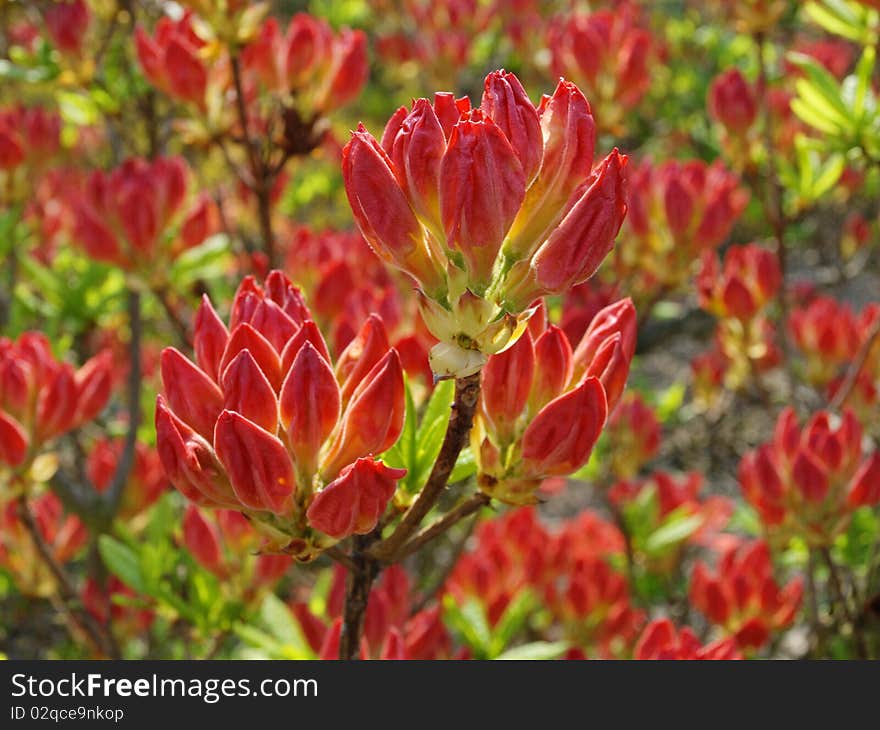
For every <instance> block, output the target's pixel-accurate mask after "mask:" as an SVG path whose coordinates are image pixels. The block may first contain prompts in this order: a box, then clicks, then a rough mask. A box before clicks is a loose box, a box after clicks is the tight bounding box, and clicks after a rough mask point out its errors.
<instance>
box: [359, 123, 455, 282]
mask: <svg viewBox="0 0 880 730" xmlns="http://www.w3.org/2000/svg"><path fill="white" fill-rule="evenodd" d="M342 174H343V177H344V178H345V192H346V194H347V195H348V202H349V204H350V205H351V210H352V212H353V213H354V218H355V221H356V222H357V224H358V227H359V228H360V230H361V233H363V235H364V238H366V239H367V242H368V243H369V244H370V247H371V248H372V249H373V250H374V251H375V252H376V254H377V255H378V256H379V258H381V259H382V260H383V261H385V262H386V263H388V264H391V265H392V266H396V267H398V268H400V269H403V271H405V272H407V273H408V274H410V275H411V276H413V277H414V278H415V279H416V280H418V281H419V282H420V283H421V284H422V286H424V287H426V288H427V289H428V290H433V289H436V288H438V287H440V286H442V280H441V278H440V274H439V272H438V270H437V267H436V266H435V263H434V262H432V261H431V259H430V257H429V255H428V249H427V247H426V245H425V242H424V233H423V231H422V227H421V225H420V224H419V222H418V220H417V219H416V216H415V213H414V212H413V209H412V208H411V207H410V204H409V201H408V200H407V198H406V195H404V192H403V190H401V188H400V185H398V183H397V174H396V170H395V167H394V163H392V162H391V160H390V158H389V157H388V155H387V154H386V153H385V151H384V150H383V149H382V148H381V147H380V146H379V144H378V143H377V142H376V140H375V139H373V137H372V135H370V134H369V133H368V132H367V131H366V130H365V129H364V128H363V125H361V126H360V127H358V131H357V132H355V133H354V134H352V138H351V141H350V142H349V143H348V144H347V145H346V146H345V149H343V151H342Z"/></svg>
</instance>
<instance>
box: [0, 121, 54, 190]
mask: <svg viewBox="0 0 880 730" xmlns="http://www.w3.org/2000/svg"><path fill="white" fill-rule="evenodd" d="M60 146H61V117H59V116H58V115H57V114H55V113H53V112H50V111H49V110H47V109H43V108H41V107H36V106H35V107H24V106H19V107H15V108H12V109H0V173H2V172H6V171H11V170H14V169H15V168H17V167H19V166H28V167H30V168H32V171H33V170H38V169H40V168H41V167H43V166H44V165H45V164H46V163H47V162H49V161H51V159H52V158H53V157H54V156H55V155H56V154H57V153H58V150H59V148H60ZM10 188H11V186H10ZM7 192H8V191H7Z"/></svg>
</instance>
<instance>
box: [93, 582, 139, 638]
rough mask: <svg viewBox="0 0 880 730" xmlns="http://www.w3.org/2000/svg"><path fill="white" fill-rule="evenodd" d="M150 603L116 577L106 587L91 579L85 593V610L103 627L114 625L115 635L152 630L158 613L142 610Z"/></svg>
mask: <svg viewBox="0 0 880 730" xmlns="http://www.w3.org/2000/svg"><path fill="white" fill-rule="evenodd" d="M145 601H146V599H145V598H143V597H142V596H138V594H137V593H135V591H133V590H132V589H131V588H130V587H129V586H127V585H125V583H123V582H122V581H121V580H119V578H117V577H116V576H115V575H111V576H108V577H107V580H106V582H105V584H104V585H99V584H98V582H97V581H96V580H94V579H93V578H88V579H87V580H86V583H85V587H84V588H83V590H82V602H83V607H84V608H85V609H86V611H88V612H89V613H90V614H91V615H92V616H93V617H94V619H95V620H96V621H98V623H100V624H104V625H106V624H112V626H113V629H114V632H116V633H118V634H120V635H122V636H126V635H136V634H141V633H143V632H145V631H148V630H149V628H150V626H151V624H152V623H153V620H154V619H155V618H156V614H155V612H154V611H153V610H151V609H150V608H146V607H142V604H143V603H144V602H145Z"/></svg>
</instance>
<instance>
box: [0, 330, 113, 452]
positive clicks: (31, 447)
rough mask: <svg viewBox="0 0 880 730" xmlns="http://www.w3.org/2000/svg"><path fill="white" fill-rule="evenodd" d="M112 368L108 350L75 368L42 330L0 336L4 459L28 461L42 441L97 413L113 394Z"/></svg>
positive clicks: (0, 449)
mask: <svg viewBox="0 0 880 730" xmlns="http://www.w3.org/2000/svg"><path fill="white" fill-rule="evenodd" d="M110 371H111V355H110V353H109V352H108V351H103V352H101V353H100V354H98V355H96V356H95V357H93V358H92V359H90V360H89V361H88V362H86V363H85V364H84V365H83V366H82V367H81V368H79V369H78V370H75V369H74V367H73V366H72V365H70V364H69V363H66V362H59V361H58V360H56V359H55V358H54V356H53V355H52V350H51V348H50V346H49V340H48V339H47V338H46V337H45V335H42V334H40V333H39V332H26V333H25V334H23V335H21V336H20V337H19V338H18V339H17V340H15V341H14V342H13V341H11V340H8V339H6V338H5V337H4V338H0V465H6V466H10V467H13V468H16V467H20V466H22V465H23V464H26V463H27V462H28V461H29V460H30V459H32V458H33V457H34V456H36V454H37V453H38V450H39V448H40V446H41V445H42V444H43V443H45V442H46V441H49V440H50V439H53V438H55V437H57V436H60V435H62V434H64V433H66V432H68V431H70V430H72V429H74V428H77V427H78V426H80V425H82V424H83V423H85V422H86V421H91V420H92V419H93V418H94V417H95V416H97V415H98V413H100V412H101V410H103V408H104V406H105V405H106V404H107V400H108V399H109V398H110V385H111V372H110Z"/></svg>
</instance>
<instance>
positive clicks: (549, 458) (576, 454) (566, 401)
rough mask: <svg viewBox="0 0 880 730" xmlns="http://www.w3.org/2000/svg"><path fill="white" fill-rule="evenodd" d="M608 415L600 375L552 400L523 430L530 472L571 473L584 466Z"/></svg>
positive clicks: (525, 457) (526, 460) (525, 456)
mask: <svg viewBox="0 0 880 730" xmlns="http://www.w3.org/2000/svg"><path fill="white" fill-rule="evenodd" d="M607 416H608V404H607V402H606V399H605V390H604V389H603V388H602V384H601V383H600V382H599V380H598V378H594V377H590V378H586V379H585V380H584V381H583V383H581V384H580V385H579V386H578V387H577V388H574V389H573V390H570V391H568V392H567V393H565V394H563V395H561V396H559V397H558V398H556V399H554V400H552V401H550V402H549V403H548V404H547V405H546V406H544V408H543V409H541V411H540V412H539V413H538V415H537V416H536V417H535V418H534V420H533V421H532V422H531V423H530V424H529V427H528V428H527V429H526V431H525V433H524V434H523V439H522V455H523V463H524V466H525V470H526V473H528V474H532V475H535V476H538V477H547V476H554V475H567V474H571V473H572V472H575V471H577V470H578V469H580V468H581V467H582V466H583V465H584V464H586V463H587V460H588V459H589V458H590V452H592V450H593V446H595V444H596V440H597V439H598V438H599V434H600V433H601V432H602V427H603V426H604V425H605V420H606V418H607Z"/></svg>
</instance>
